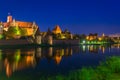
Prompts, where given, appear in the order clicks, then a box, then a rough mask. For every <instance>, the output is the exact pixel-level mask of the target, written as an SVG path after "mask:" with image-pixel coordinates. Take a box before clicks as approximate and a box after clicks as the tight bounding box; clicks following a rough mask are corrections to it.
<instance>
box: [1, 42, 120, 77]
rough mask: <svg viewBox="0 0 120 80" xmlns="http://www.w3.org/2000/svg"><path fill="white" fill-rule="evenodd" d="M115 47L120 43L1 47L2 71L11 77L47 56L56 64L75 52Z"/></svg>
mask: <svg viewBox="0 0 120 80" xmlns="http://www.w3.org/2000/svg"><path fill="white" fill-rule="evenodd" d="M115 47H116V48H120V44H114V45H111V46H106V45H101V46H99V45H82V46H73V47H49V48H46V47H44V48H41V47H38V48H30V49H22V48H21V49H1V50H0V72H2V71H4V70H5V72H6V75H7V76H8V77H10V76H11V75H12V74H13V72H15V71H19V70H23V69H27V68H33V67H35V66H36V65H37V64H39V62H40V60H41V59H43V58H46V59H47V61H48V63H49V62H50V61H51V60H53V61H54V63H55V64H56V65H59V64H60V63H61V61H62V58H63V57H64V58H66V57H71V56H72V55H74V54H80V53H95V54H96V53H105V51H106V50H107V49H111V48H115ZM109 51H111V50H109Z"/></svg>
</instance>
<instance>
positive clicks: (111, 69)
mask: <svg viewBox="0 0 120 80" xmlns="http://www.w3.org/2000/svg"><path fill="white" fill-rule="evenodd" d="M119 75H120V56H119V57H118V56H112V57H109V58H107V60H106V62H101V63H100V65H99V66H97V67H95V68H93V67H83V68H82V69H79V70H74V71H71V72H69V73H68V74H67V75H62V74H57V75H56V76H48V77H42V78H40V79H39V80H120V76H119Z"/></svg>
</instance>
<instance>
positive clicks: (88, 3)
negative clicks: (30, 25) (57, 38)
mask: <svg viewBox="0 0 120 80" xmlns="http://www.w3.org/2000/svg"><path fill="white" fill-rule="evenodd" d="M8 12H10V13H11V14H12V16H13V17H14V18H15V19H16V20H21V21H30V22H31V21H35V22H36V23H37V24H38V25H39V27H40V30H41V31H47V29H48V27H49V28H51V29H53V27H54V26H55V25H56V24H58V25H60V26H61V28H62V30H64V29H66V28H67V29H69V30H70V31H71V32H72V33H80V34H81V33H85V34H88V33H91V32H93V33H94V32H97V33H103V32H104V33H106V34H111V33H120V1H119V0H1V1H0V20H1V21H6V16H7V15H8Z"/></svg>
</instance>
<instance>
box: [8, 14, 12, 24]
mask: <svg viewBox="0 0 120 80" xmlns="http://www.w3.org/2000/svg"><path fill="white" fill-rule="evenodd" d="M7 22H8V23H9V22H12V16H11V15H10V13H8V16H7Z"/></svg>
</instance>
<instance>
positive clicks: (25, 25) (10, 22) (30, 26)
mask: <svg viewBox="0 0 120 80" xmlns="http://www.w3.org/2000/svg"><path fill="white" fill-rule="evenodd" d="M2 24H3V30H5V31H8V29H9V27H16V26H17V27H19V28H20V29H24V31H26V33H25V35H24V36H33V35H34V34H35V32H36V31H37V29H38V26H37V25H36V23H35V22H24V21H17V20H15V19H13V18H12V16H11V15H8V17H7V22H4V23H2Z"/></svg>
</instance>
